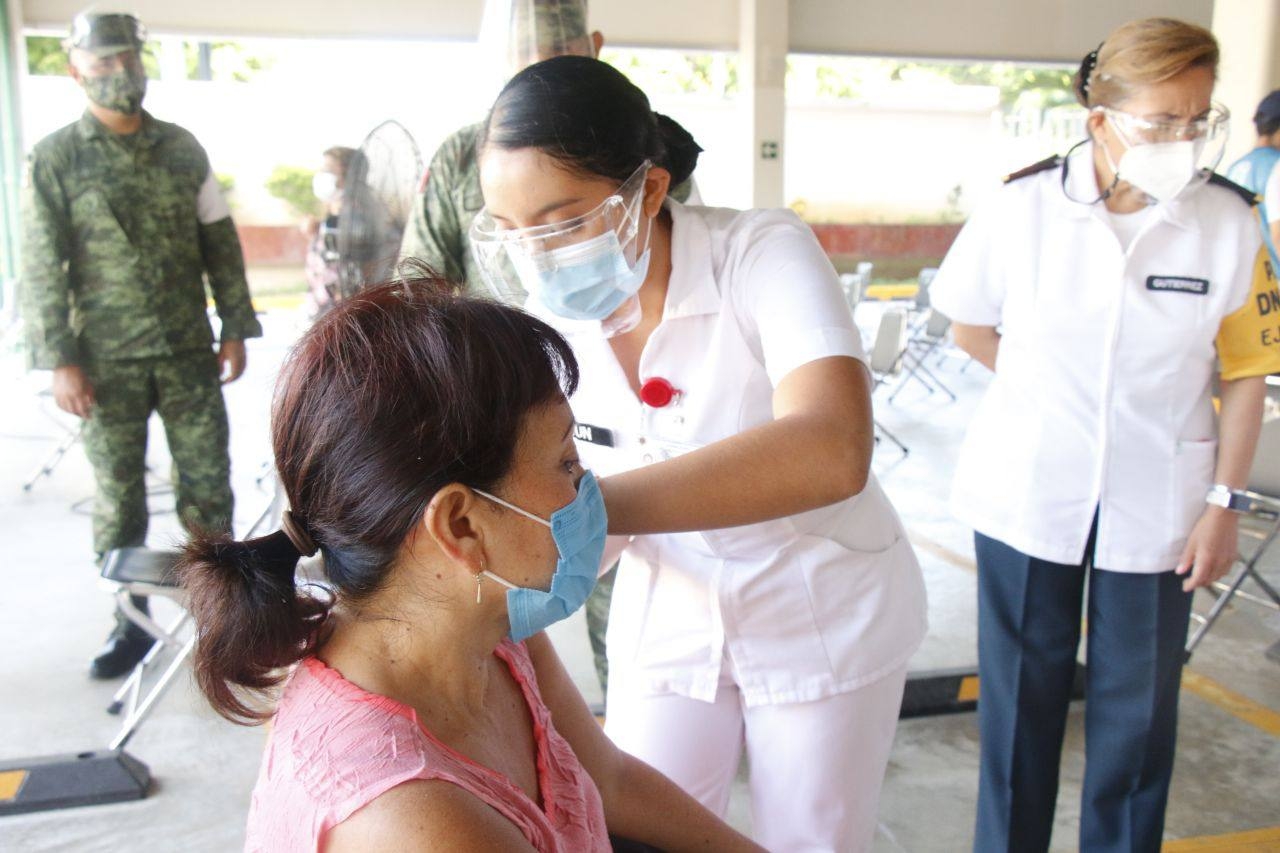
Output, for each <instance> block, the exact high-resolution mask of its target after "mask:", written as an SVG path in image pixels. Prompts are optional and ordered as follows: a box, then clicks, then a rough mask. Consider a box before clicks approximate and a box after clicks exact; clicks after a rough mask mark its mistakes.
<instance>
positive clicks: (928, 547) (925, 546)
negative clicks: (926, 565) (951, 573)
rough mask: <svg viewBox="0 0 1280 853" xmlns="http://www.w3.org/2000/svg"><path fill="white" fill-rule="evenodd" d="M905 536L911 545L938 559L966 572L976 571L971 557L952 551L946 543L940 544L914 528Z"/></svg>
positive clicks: (976, 567) (976, 568)
mask: <svg viewBox="0 0 1280 853" xmlns="http://www.w3.org/2000/svg"><path fill="white" fill-rule="evenodd" d="M907 538H908V539H910V540H911V544H912V545H914V546H915V547H917V548H919V549H920V550H921V551H925V552H927V553H929V554H932V555H933V556H935V557H937V558H938V559H939V560H942V561H943V562H944V563H950V564H951V565H953V566H955V567H956V568H957V569H964V570H965V571H967V572H977V571H978V566H977V564H976V563H974V562H973V560H972V559H971V558H969V557H966V556H965V555H964V554H961V553H959V552H958V551H952V550H951V549H950V548H948V547H947V546H946V545H941V544H939V543H937V542H934V541H933V540H932V539H930V538H928V537H926V536H921V535H920V534H919V533H916V532H915V531H914V530H908V531H907Z"/></svg>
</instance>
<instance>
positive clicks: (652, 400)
mask: <svg viewBox="0 0 1280 853" xmlns="http://www.w3.org/2000/svg"><path fill="white" fill-rule="evenodd" d="M679 397H680V392H679V391H677V390H676V387H675V386H674V385H672V384H671V383H670V382H668V381H667V380H665V379H663V378H662V377H661V376H654V377H652V378H650V379H646V380H645V381H644V382H643V383H642V384H641V385H640V402H642V403H644V404H645V405H646V406H651V407H652V408H655V409H662V408H665V407H667V406H669V405H671V404H672V403H673V402H675V401H676V400H677V399H678V398H679Z"/></svg>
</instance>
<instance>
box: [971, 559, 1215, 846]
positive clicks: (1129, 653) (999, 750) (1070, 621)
mask: <svg viewBox="0 0 1280 853" xmlns="http://www.w3.org/2000/svg"><path fill="white" fill-rule="evenodd" d="M974 540H975V544H976V551H977V558H978V675H979V695H978V724H979V730H980V734H981V738H982V749H981V751H982V756H981V770H980V774H979V787H978V814H977V827H976V831H975V835H974V843H973V848H974V850H975V851H977V853H996V851H1010V853H1013V852H1014V851H1016V853H1036V851H1044V850H1047V849H1048V848H1049V836H1050V834H1051V832H1052V829H1053V812H1054V805H1055V803H1056V801H1057V797H1058V765H1059V760H1060V758H1061V755H1062V737H1063V732H1064V730H1065V728H1066V721H1067V706H1068V703H1069V701H1070V693H1071V682H1072V677H1073V674H1074V671H1075V663H1076V652H1077V648H1078V646H1079V644H1080V619H1081V613H1082V605H1083V604H1084V601H1083V599H1084V591H1085V578H1086V576H1087V577H1088V580H1089V584H1088V590H1089V600H1088V610H1087V616H1088V632H1089V633H1088V669H1087V676H1086V695H1085V776H1084V791H1083V795H1082V803H1081V816H1080V849H1081V851H1082V853H1095V852H1096V851H1128V852H1129V853H1132V852H1133V851H1152V853H1157V851H1159V849H1160V838H1161V835H1162V833H1163V830H1164V812H1165V802H1166V801H1167V799H1168V795H1169V778H1170V776H1172V774H1173V752H1174V746H1175V743H1176V740H1177V719H1178V688H1179V684H1180V681H1181V676H1182V662H1183V647H1184V646H1185V644H1186V639H1187V622H1188V619H1189V617H1190V613H1191V595H1190V594H1189V593H1184V592H1183V591H1182V581H1183V578H1181V577H1179V576H1177V575H1175V574H1174V573H1173V572H1171V571H1170V572H1163V573H1160V574H1151V575H1147V574H1128V573H1124V572H1112V571H1103V570H1101V569H1096V568H1093V567H1092V553H1093V544H1094V543H1093V536H1092V535H1091V536H1090V539H1089V545H1088V547H1087V548H1086V549H1085V557H1084V561H1083V563H1082V564H1081V565H1063V564H1061V563H1050V562H1048V561H1046V560H1038V559H1035V558H1034V557H1029V556H1027V555H1026V554H1023V553H1021V552H1019V551H1016V550H1014V549H1013V548H1010V547H1009V546H1008V545H1005V544H1004V543H1003V542H999V541H997V540H995V539H990V538H988V537H986V536H983V535H982V534H975V536H974Z"/></svg>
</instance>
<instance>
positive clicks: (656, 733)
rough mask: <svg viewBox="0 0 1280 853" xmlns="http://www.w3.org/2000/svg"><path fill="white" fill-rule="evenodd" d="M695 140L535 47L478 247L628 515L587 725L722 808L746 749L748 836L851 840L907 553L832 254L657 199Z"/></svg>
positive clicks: (504, 138)
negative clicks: (599, 727) (522, 314)
mask: <svg viewBox="0 0 1280 853" xmlns="http://www.w3.org/2000/svg"><path fill="white" fill-rule="evenodd" d="M698 150H699V149H698V147H697V145H696V144H695V143H694V142H693V140H692V138H690V137H689V136H688V134H687V133H685V132H684V131H683V130H682V129H680V128H679V126H678V125H675V124H674V123H673V122H670V120H668V119H666V118H665V117H662V116H658V115H656V114H654V113H653V112H652V111H651V110H650V107H649V103H648V100H647V98H645V96H644V94H643V93H642V92H641V91H640V90H639V89H637V88H636V87H635V86H633V85H632V84H631V83H630V82H629V81H627V79H626V77H624V76H623V75H622V74H621V73H619V72H618V71H616V70H615V69H613V68H611V67H609V66H608V65H605V64H603V63H600V62H597V61H595V60H590V59H583V58H580V57H559V58H557V59H552V60H549V61H547V62H543V63H539V64H538V65H534V66H532V67H530V68H528V69H526V70H525V71H524V72H522V73H521V74H519V75H517V76H516V77H515V78H513V79H512V81H511V82H510V83H509V84H508V85H507V87H506V89H504V90H503V93H502V94H501V95H500V96H499V98H498V101H497V102H496V104H495V105H494V108H493V111H492V112H491V114H490V117H489V120H488V122H487V125H486V128H485V132H484V135H483V137H482V140H481V144H480V177H481V186H482V188H483V190H484V196H485V202H486V208H485V210H484V211H483V212H482V213H481V214H480V216H479V217H477V219H476V223H475V225H474V226H473V228H472V232H471V236H472V243H473V246H474V250H475V252H476V255H477V259H478V260H479V262H480V266H481V267H482V269H483V270H484V272H485V275H486V277H487V279H488V280H489V281H490V283H491V284H492V285H493V287H494V288H495V291H496V293H497V294H498V295H499V296H501V297H503V298H507V299H510V298H517V299H519V300H520V301H521V302H522V304H526V305H527V307H528V309H529V310H531V311H533V312H535V313H538V314H540V315H542V316H544V317H545V318H547V319H548V320H549V321H550V322H552V323H553V324H554V325H556V326H557V328H559V329H560V330H562V331H563V332H565V333H566V334H567V335H568V336H569V338H570V340H571V342H572V344H573V346H574V349H575V352H576V354H577V356H578V358H579V362H580V364H581V369H582V378H581V383H580V385H579V390H578V392H577V394H576V395H575V396H574V397H573V399H572V400H571V401H570V402H571V404H572V407H573V410H574V414H575V417H576V419H577V421H578V425H577V431H578V432H577V434H578V437H579V445H580V451H581V454H582V459H583V462H584V464H586V465H587V466H588V467H590V468H593V469H594V470H595V471H596V473H597V474H600V475H603V477H602V479H601V490H602V492H603V494H604V497H605V502H606V505H607V507H608V512H609V529H610V533H612V534H618V535H620V536H623V537H629V538H628V539H620V540H619V543H620V545H625V551H624V552H623V554H622V561H621V567H620V570H619V574H618V580H617V586H616V588H615V590H614V597H613V607H612V611H611V615H610V625H609V633H608V654H609V693H608V697H607V716H606V724H605V728H606V731H607V732H608V734H609V735H610V736H611V737H612V738H613V739H614V740H615V741H616V742H617V743H618V744H619V745H620V746H621V747H622V748H623V749H624V750H626V751H627V752H630V753H632V754H634V755H636V756H639V757H640V758H642V759H643V760H645V761H646V762H648V763H650V764H652V765H653V766H655V767H657V768H658V769H660V770H662V771H663V772H664V773H666V774H667V775H669V776H670V777H671V778H672V779H673V780H675V781H676V782H677V783H678V784H680V785H681V786H682V787H683V788H685V789H686V790H687V791H689V792H690V793H691V794H693V795H694V796H695V797H697V798H698V799H699V800H701V801H702V802H703V803H705V804H706V805H707V806H708V807H710V808H711V809H712V810H713V811H715V812H716V813H717V814H720V815H723V814H724V813H725V810H726V806H727V803H728V799H729V790H730V786H731V784H732V782H733V779H734V775H735V773H736V771H737V769H738V765H739V761H740V759H741V755H742V750H743V748H744V746H745V748H746V750H747V753H748V756H749V761H750V768H751V781H750V787H751V800H752V817H753V827H754V831H755V837H756V840H757V841H759V842H760V843H761V844H763V845H764V846H765V847H767V848H769V849H771V850H842V851H844V850H864V849H866V848H867V847H868V846H869V845H870V841H871V838H872V836H873V834H874V829H875V814H876V806H877V801H878V797H879V790H880V784H881V781H882V778H883V775H884V771H885V767H886V764H887V761H888V756H889V751H890V747H891V745H892V741H893V734H894V730H895V727H896V723H897V717H898V711H899V707H900V704H901V699H902V692H903V685H904V681H905V677H906V666H907V661H908V659H909V658H910V657H911V654H912V653H913V652H914V651H915V649H916V648H917V647H918V645H919V644H920V641H921V639H922V638H923V635H924V631H925V597H924V588H923V583H922V579H921V575H920V570H919V566H918V565H917V563H916V559H915V556H914V554H913V553H912V550H911V546H910V544H909V543H908V541H907V538H906V535H905V533H904V531H903V528H902V525H901V523H900V522H899V520H898V518H897V515H896V513H895V512H894V510H893V508H892V506H891V505H890V503H889V501H888V499H887V498H886V497H885V495H884V493H883V491H881V489H880V486H879V485H878V483H877V482H876V480H875V477H874V476H873V475H872V474H871V473H870V471H869V462H870V457H871V451H872V448H873V445H874V439H873V432H872V424H871V403H870V381H869V374H868V372H867V368H866V366H865V364H864V355H863V351H862V346H861V344H860V341H859V337H858V333H857V330H856V329H855V327H854V325H853V322H852V318H851V317H850V315H849V311H848V308H847V307H846V305H845V303H844V302H843V300H842V296H841V293H840V289H839V283H838V281H837V279H836V276H835V272H834V270H833V269H832V267H831V264H830V262H829V261H828V260H827V258H826V256H825V254H824V253H823V251H822V249H821V247H820V246H819V245H818V243H817V240H816V239H815V238H814V236H813V233H812V232H811V230H810V229H809V228H808V227H806V226H805V225H804V224H803V223H802V222H801V221H800V220H799V219H798V218H797V217H796V216H795V215H794V214H792V213H791V212H790V211H785V210H776V211H763V210H757V211H747V212H740V211H734V210H721V209H713V208H703V207H692V206H689V207H686V206H683V205H680V204H679V203H676V202H674V201H672V200H671V199H669V198H667V189H668V187H670V186H672V185H673V184H675V183H678V182H680V181H682V180H684V179H685V178H686V177H688V175H689V174H690V173H691V172H692V170H693V166H694V163H695V161H696V157H697V152H698ZM526 292H527V294H528V299H527V302H526V301H525V293H526Z"/></svg>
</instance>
